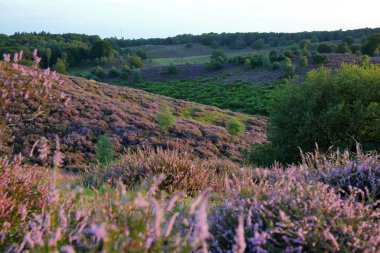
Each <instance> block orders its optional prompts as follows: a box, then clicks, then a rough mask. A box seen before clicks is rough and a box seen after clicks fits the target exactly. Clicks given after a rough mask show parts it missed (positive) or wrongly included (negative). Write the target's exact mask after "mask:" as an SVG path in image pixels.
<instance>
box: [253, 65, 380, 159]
mask: <svg viewBox="0 0 380 253" xmlns="http://www.w3.org/2000/svg"><path fill="white" fill-rule="evenodd" d="M378 80H380V67H379V66H374V65H367V66H363V67H361V66H354V65H342V67H341V68H339V69H337V70H336V71H335V72H331V71H329V70H327V69H325V68H322V69H321V70H318V71H311V72H310V73H309V74H308V77H307V80H306V82H305V83H304V84H302V85H291V86H288V87H287V88H285V89H284V88H283V89H279V90H278V92H277V94H276V95H275V97H274V99H273V101H272V105H271V109H270V114H269V115H270V116H269V132H268V139H269V141H270V142H271V144H269V145H268V146H262V147H259V148H257V149H256V151H254V152H253V155H252V157H251V158H252V160H253V161H254V162H255V163H261V162H262V163H267V164H268V162H273V160H272V161H268V160H267V161H265V160H266V159H268V158H270V157H272V158H275V159H277V160H279V161H281V162H283V163H289V162H295V161H299V159H300V152H299V148H301V149H302V150H303V151H304V152H312V151H313V150H314V149H315V143H317V144H318V147H319V149H320V150H321V151H323V152H325V151H327V150H328V149H329V148H330V147H333V148H340V149H346V148H348V149H350V150H354V149H355V146H356V141H358V142H359V143H361V144H362V145H363V149H365V150H380V128H379V126H380V93H379V92H378V91H379V90H380V82H379V81H378Z"/></svg>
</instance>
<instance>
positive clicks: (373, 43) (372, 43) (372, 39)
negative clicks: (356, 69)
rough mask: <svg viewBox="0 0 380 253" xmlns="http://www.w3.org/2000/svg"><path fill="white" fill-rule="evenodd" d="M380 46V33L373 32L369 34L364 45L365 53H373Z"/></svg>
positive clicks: (363, 50)
mask: <svg viewBox="0 0 380 253" xmlns="http://www.w3.org/2000/svg"><path fill="white" fill-rule="evenodd" d="M379 47H380V33H373V34H371V35H369V36H368V38H367V40H366V42H365V43H364V45H363V47H362V52H363V54H368V55H373V54H374V52H375V51H376V49H378V48H379Z"/></svg>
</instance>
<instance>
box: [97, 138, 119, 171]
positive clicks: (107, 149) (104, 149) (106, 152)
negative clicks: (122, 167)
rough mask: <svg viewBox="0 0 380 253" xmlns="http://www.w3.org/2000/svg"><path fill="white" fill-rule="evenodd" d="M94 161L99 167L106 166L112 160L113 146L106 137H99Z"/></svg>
mask: <svg viewBox="0 0 380 253" xmlns="http://www.w3.org/2000/svg"><path fill="white" fill-rule="evenodd" d="M97 146H98V149H97V152H96V160H97V161H98V162H99V163H100V164H101V165H107V164H109V163H111V162H112V161H113V160H114V153H115V151H114V146H113V144H112V141H111V140H110V138H108V136H107V135H101V136H100V137H99V139H98V143H97Z"/></svg>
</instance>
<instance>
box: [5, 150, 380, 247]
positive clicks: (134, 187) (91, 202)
mask: <svg viewBox="0 0 380 253" xmlns="http://www.w3.org/2000/svg"><path fill="white" fill-rule="evenodd" d="M317 154H318V155H317ZM304 157H305V160H304V163H302V164H300V165H299V166H290V167H288V168H283V167H280V166H279V165H277V166H275V167H273V168H271V169H259V168H257V169H255V168H239V167H237V166H236V165H233V164H224V166H222V165H221V164H219V165H217V164H218V163H217V162H214V161H201V160H197V159H196V160H192V159H191V158H190V156H186V155H184V154H181V153H178V151H163V150H156V151H153V150H140V151H138V152H132V153H130V154H128V155H126V156H125V157H124V158H123V159H122V160H121V161H120V162H119V163H115V164H112V165H110V167H109V168H105V170H106V172H105V173H104V174H103V175H105V178H104V180H107V176H108V179H112V180H110V181H108V180H107V181H108V184H106V183H105V184H104V185H105V186H102V187H99V188H98V187H97V188H94V190H89V189H82V188H81V187H80V186H78V185H77V183H75V181H71V182H72V183H71V186H70V185H69V186H67V187H65V185H66V183H63V182H62V181H61V182H60V183H59V185H55V184H54V181H53V180H48V179H46V180H42V179H43V178H40V179H38V186H37V185H36V186H35V187H32V186H33V185H35V183H36V182H37V181H36V180H32V181H30V180H29V179H28V178H29V177H24V176H21V175H23V174H22V173H28V172H25V170H24V171H22V172H20V170H13V169H8V170H6V172H7V173H3V170H1V171H2V173H3V174H2V180H1V185H2V186H3V188H2V189H8V187H11V188H10V189H11V191H14V192H17V191H18V189H17V186H16V185H17V184H16V182H17V180H19V182H20V183H21V184H22V185H25V184H26V185H28V187H26V188H25V187H24V188H22V189H26V190H22V192H28V194H24V195H23V193H21V194H19V193H18V194H19V195H20V196H24V197H23V199H22V200H21V199H18V198H17V197H18V196H17V197H15V198H13V200H12V201H13V202H12V203H14V204H13V205H15V206H16V205H20V204H22V203H36V204H33V205H30V206H29V205H28V208H29V209H27V210H28V211H27V212H28V213H29V215H26V216H25V215H24V216H22V215H23V214H24V213H25V211H22V210H24V209H19V208H18V209H13V210H17V211H13V213H12V214H11V215H8V216H6V217H8V218H6V219H7V220H8V223H7V222H3V224H4V225H3V228H2V230H1V236H0V238H2V241H0V249H1V250H4V251H7V250H8V251H22V250H29V251H30V252H52V251H55V250H60V251H62V252H76V251H96V252H98V251H104V252H110V251H128V252H131V251H137V252H140V251H141V252H145V251H148V252H149V251H152V252H155V251H168V252H175V251H181V252H190V251H193V252H208V250H210V251H212V252H277V251H279V252H283V251H285V252H304V251H308V252H309V251H311V252H338V251H339V252H378V251H379V250H380V236H379V234H380V223H379V222H378V221H379V219H380V210H379V206H380V201H379V200H377V201H376V200H375V199H373V198H363V196H364V195H365V191H367V188H366V187H365V188H364V190H361V189H359V188H356V187H355V186H349V187H348V191H342V188H341V186H340V185H339V184H335V183H334V182H335V181H334V178H335V177H336V173H333V171H334V170H337V171H340V170H341V168H342V167H345V166H346V165H347V164H348V165H349V164H351V163H353V162H355V163H356V164H363V163H364V162H365V161H372V163H371V165H370V166H371V168H378V167H379V165H380V161H379V159H378V156H377V154H365V155H364V154H358V155H356V156H355V158H354V159H351V158H350V157H349V156H348V155H338V154H335V155H334V154H331V155H329V156H326V155H323V154H320V153H316V154H306V155H305V156H304ZM306 158H307V159H306ZM182 160H184V161H183V162H182V163H181V161H182ZM322 161H323V162H322ZM213 163H214V164H213ZM5 164H6V163H5ZM123 164H125V165H124V166H123ZM337 164H340V166H336V165H337ZM11 166H14V167H16V168H17V163H16V164H15V165H12V164H10V165H9V166H8V168H10V167H11ZM3 167H4V166H2V168H3ZM354 167H355V168H356V169H355V170H351V171H352V174H350V173H346V174H343V176H345V177H347V178H353V175H355V174H358V173H359V174H360V173H362V171H366V170H367V168H366V167H363V166H354ZM186 168H187V169H188V170H189V172H186ZM352 168H353V167H352ZM112 170H114V171H112ZM326 171H329V173H326ZM162 172H164V173H166V174H167V175H166V176H164V175H162V174H160V173H162ZM193 172H196V173H193ZM90 173H92V172H90ZM98 173H99V172H98ZM112 173H114V174H112ZM202 173H203V174H202ZM26 175H28V174H26ZM36 175H38V174H36ZM139 175H140V176H141V178H145V180H137V178H138V176H139ZM153 175H158V177H155V180H153V181H152V180H151V179H152V176H153ZM176 175H178V177H176ZM372 175H374V176H375V179H376V180H377V181H376V182H378V180H379V176H378V174H372ZM101 176H102V175H101ZM45 177H48V175H46V174H45ZM118 177H121V178H122V179H123V180H124V181H126V182H127V183H128V184H127V185H124V184H122V183H121V182H119V181H117V180H116V178H118ZM181 177H182V179H183V180H182V181H181V180H179V179H181ZM12 178H17V180H16V181H15V180H14V179H12ZM153 178H154V177H153ZM362 179H363V180H364V181H365V180H367V179H365V177H360V178H359V179H358V180H357V181H355V182H359V181H360V180H362ZM128 180H129V181H128ZM133 180H134V181H133ZM8 182H10V183H8ZM28 182H31V183H28ZM112 182H113V183H112ZM179 182H181V183H179ZM329 182H332V183H331V185H329ZM344 182H349V180H346V181H344ZM75 185H77V186H75ZM358 185H359V186H360V184H358ZM12 187H13V188H12ZM36 189H42V190H39V191H37V190H36ZM47 189H50V191H49V194H47ZM97 189H101V190H97ZM161 189H164V190H165V191H168V192H170V194H169V195H168V194H167V193H165V192H163V191H161ZM3 192H4V191H1V193H2V194H3V195H2V196H0V199H7V198H9V197H8V196H9V193H7V191H5V193H3ZM29 193H30V194H29ZM186 193H188V195H192V196H193V197H192V198H190V197H187V196H186ZM12 196H16V195H12ZM37 196H38V197H37ZM33 200H34V202H33ZM8 202H9V201H8ZM41 205H42V206H43V207H42V208H36V206H38V207H41ZM2 206H4V207H6V205H2ZM6 210H8V209H3V211H2V212H0V213H4V211H6ZM5 213H6V212H5ZM20 217H21V218H20ZM22 217H25V219H22ZM9 220H11V221H9ZM2 221H3V220H2Z"/></svg>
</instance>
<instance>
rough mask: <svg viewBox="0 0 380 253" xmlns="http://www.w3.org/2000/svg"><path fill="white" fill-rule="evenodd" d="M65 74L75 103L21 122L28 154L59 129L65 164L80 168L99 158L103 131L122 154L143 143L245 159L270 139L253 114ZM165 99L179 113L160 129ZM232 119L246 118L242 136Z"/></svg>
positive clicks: (19, 137)
mask: <svg viewBox="0 0 380 253" xmlns="http://www.w3.org/2000/svg"><path fill="white" fill-rule="evenodd" d="M62 79H63V80H64V83H63V85H61V86H59V87H55V88H54V89H56V91H57V92H62V91H63V92H65V93H66V94H67V95H68V97H70V98H71V99H70V105H69V106H68V107H64V106H62V102H55V103H53V105H52V107H51V109H50V110H49V111H48V112H47V113H46V114H44V115H42V117H39V118H37V119H35V120H34V121H33V122H32V125H29V124H28V125H27V126H24V127H19V128H17V129H16V132H15V142H14V144H15V146H14V148H15V151H17V152H23V153H24V154H27V152H28V151H29V150H30V149H31V148H32V146H33V143H35V141H36V140H38V139H39V138H40V137H42V136H45V137H47V138H48V139H49V140H50V142H51V144H53V143H52V142H53V140H54V137H55V135H58V136H59V138H60V140H61V148H62V151H63V152H64V153H65V156H66V159H65V166H64V167H65V168H68V169H72V170H78V169H84V168H86V167H87V166H88V164H90V163H91V162H94V161H95V154H96V151H97V146H96V142H97V140H98V138H99V136H101V135H103V134H106V135H107V136H108V137H109V138H111V140H112V142H113V145H114V147H115V150H116V153H117V154H120V153H122V152H123V151H125V150H126V149H136V148H138V147H163V148H167V147H171V148H177V149H190V150H191V151H192V152H193V153H194V154H195V155H196V156H199V157H205V158H207V157H214V156H216V157H221V158H226V159H229V160H233V161H241V160H242V153H243V151H244V150H245V149H248V148H250V147H251V145H252V144H254V143H263V142H265V140H266V136H265V132H264V129H263V128H264V126H265V124H266V123H265V120H263V119H260V118H256V117H253V116H250V115H244V114H239V113H234V112H231V111H225V110H221V109H218V108H216V107H210V106H204V105H200V104H194V103H189V102H185V101H182V100H175V99H171V98H167V97H164V96H159V95H154V94H150V93H147V92H144V91H140V90H136V89H131V88H126V87H118V86H112V85H108V84H106V83H99V82H95V81H92V80H86V79H83V78H77V77H70V76H62ZM163 105H168V106H169V108H170V109H171V110H172V111H173V113H174V115H175V116H176V124H175V125H174V126H172V127H171V128H170V129H169V130H168V131H161V130H158V128H157V123H156V121H155V114H156V113H157V111H159V110H160V108H161V107H162V106H163ZM58 108H59V109H58ZM230 119H237V120H240V121H241V122H243V123H244V124H245V126H246V130H245V132H244V134H243V135H242V136H241V137H238V138H236V137H234V136H231V135H230V134H229V133H228V132H227V131H226V128H225V126H226V122H227V121H228V120H230ZM31 126H32V127H31Z"/></svg>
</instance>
